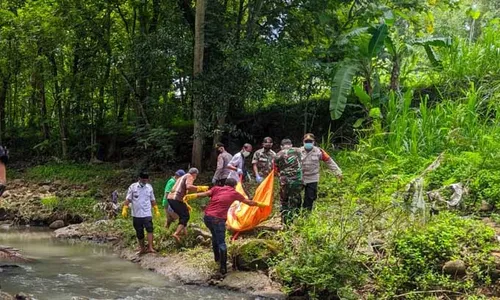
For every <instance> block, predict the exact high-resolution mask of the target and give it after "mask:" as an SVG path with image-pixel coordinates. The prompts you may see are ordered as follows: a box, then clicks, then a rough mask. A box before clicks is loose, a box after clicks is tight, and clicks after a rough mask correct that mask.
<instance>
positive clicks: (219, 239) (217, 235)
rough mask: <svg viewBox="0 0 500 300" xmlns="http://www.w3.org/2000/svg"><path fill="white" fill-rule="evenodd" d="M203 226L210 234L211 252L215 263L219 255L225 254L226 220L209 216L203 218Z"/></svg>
mask: <svg viewBox="0 0 500 300" xmlns="http://www.w3.org/2000/svg"><path fill="white" fill-rule="evenodd" d="M203 221H205V225H207V227H208V229H209V230H210V232H211V233H212V250H213V251H214V259H215V261H219V260H220V258H221V253H224V254H225V253H226V251H227V246H226V220H225V219H221V218H216V217H211V216H205V217H203Z"/></svg>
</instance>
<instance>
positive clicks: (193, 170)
mask: <svg viewBox="0 0 500 300" xmlns="http://www.w3.org/2000/svg"><path fill="white" fill-rule="evenodd" d="M188 173H189V174H198V173H200V171H198V169H196V168H191V169H189V171H188Z"/></svg>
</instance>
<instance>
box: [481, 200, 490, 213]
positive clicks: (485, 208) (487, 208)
mask: <svg viewBox="0 0 500 300" xmlns="http://www.w3.org/2000/svg"><path fill="white" fill-rule="evenodd" d="M491 210H493V205H491V204H489V203H488V202H486V201H484V200H483V201H482V202H481V207H479V211H481V212H488V211H491Z"/></svg>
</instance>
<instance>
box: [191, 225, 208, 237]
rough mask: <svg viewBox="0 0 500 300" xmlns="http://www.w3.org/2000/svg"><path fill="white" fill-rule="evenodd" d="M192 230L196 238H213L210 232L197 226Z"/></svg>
mask: <svg viewBox="0 0 500 300" xmlns="http://www.w3.org/2000/svg"><path fill="white" fill-rule="evenodd" d="M191 230H192V231H193V232H194V234H195V235H196V236H202V237H203V238H205V239H207V238H212V234H211V233H210V232H208V231H205V230H203V229H201V228H199V227H197V226H194V225H193V226H191Z"/></svg>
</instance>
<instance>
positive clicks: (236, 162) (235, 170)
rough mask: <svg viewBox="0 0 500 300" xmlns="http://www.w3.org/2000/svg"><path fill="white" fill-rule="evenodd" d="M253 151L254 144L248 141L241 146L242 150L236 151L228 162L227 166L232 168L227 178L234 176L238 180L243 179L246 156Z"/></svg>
mask: <svg viewBox="0 0 500 300" xmlns="http://www.w3.org/2000/svg"><path fill="white" fill-rule="evenodd" d="M251 152H252V145H250V144H248V143H246V144H244V145H243V147H242V148H241V151H240V152H238V153H236V154H235V155H234V156H233V158H232V159H231V161H230V162H229V163H228V164H227V168H228V169H229V170H231V171H230V172H229V175H228V176H227V178H233V179H234V180H236V182H239V181H241V180H240V176H241V175H243V168H244V164H245V158H247V157H248V156H249V155H250V153H251Z"/></svg>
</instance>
